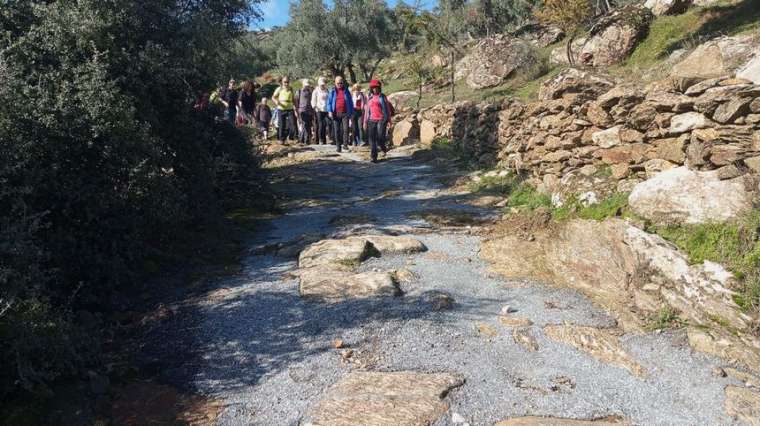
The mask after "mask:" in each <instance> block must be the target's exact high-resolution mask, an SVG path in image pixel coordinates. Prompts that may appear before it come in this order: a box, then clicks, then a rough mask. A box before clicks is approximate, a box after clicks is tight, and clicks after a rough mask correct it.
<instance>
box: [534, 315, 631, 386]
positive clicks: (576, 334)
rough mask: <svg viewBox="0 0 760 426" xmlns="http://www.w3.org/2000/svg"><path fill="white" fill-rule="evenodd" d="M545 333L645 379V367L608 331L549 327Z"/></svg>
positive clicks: (572, 327) (567, 326) (588, 328)
mask: <svg viewBox="0 0 760 426" xmlns="http://www.w3.org/2000/svg"><path fill="white" fill-rule="evenodd" d="M544 333H545V334H546V335H547V336H548V337H549V338H550V339H552V340H556V341H558V342H562V343H566V344H568V345H570V346H574V347H575V348H576V349H578V350H581V351H583V352H586V353H588V354H589V355H591V356H593V357H594V358H596V359H598V360H599V361H601V362H604V363H607V364H612V365H615V366H618V367H622V368H625V369H626V370H628V371H630V372H631V373H632V374H634V375H636V376H639V377H643V376H644V375H646V371H645V370H644V367H642V366H641V365H639V363H638V362H636V361H635V360H634V359H633V357H632V356H631V355H630V354H628V352H626V351H625V350H624V349H623V347H622V345H621V344H620V340H619V339H618V337H617V336H615V335H614V334H612V333H610V331H608V330H604V329H601V328H594V327H585V326H578V325H548V326H546V327H545V328H544Z"/></svg>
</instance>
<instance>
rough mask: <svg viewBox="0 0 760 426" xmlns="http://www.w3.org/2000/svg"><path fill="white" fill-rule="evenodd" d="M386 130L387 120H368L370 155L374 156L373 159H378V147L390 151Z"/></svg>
mask: <svg viewBox="0 0 760 426" xmlns="http://www.w3.org/2000/svg"><path fill="white" fill-rule="evenodd" d="M385 130H386V124H385V121H372V120H369V121H368V122H367V133H368V134H369V144H370V150H371V152H370V156H371V157H372V161H377V148H378V147H379V148H380V149H382V150H383V152H388V148H387V147H386V146H385V133H386V132H385Z"/></svg>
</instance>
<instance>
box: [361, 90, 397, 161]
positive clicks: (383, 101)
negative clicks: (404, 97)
mask: <svg viewBox="0 0 760 426" xmlns="http://www.w3.org/2000/svg"><path fill="white" fill-rule="evenodd" d="M382 90H383V89H382V84H380V81H378V80H372V81H370V82H369V97H368V98H367V105H366V107H365V108H364V118H363V120H364V130H365V132H366V134H367V135H368V136H369V143H370V146H371V148H370V149H371V157H372V162H373V163H377V148H378V147H379V148H380V149H382V150H383V154H385V153H387V152H388V148H387V147H386V145H385V135H386V130H387V128H388V125H389V124H390V121H391V115H392V112H391V111H392V107H391V105H390V102H389V101H388V98H387V97H386V96H385V94H383V92H382Z"/></svg>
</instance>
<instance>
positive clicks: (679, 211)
mask: <svg viewBox="0 0 760 426" xmlns="http://www.w3.org/2000/svg"><path fill="white" fill-rule="evenodd" d="M628 204H629V205H630V206H631V209H632V210H633V211H634V212H635V213H636V214H638V215H640V216H642V217H644V218H646V219H649V220H651V221H653V222H655V223H658V224H665V225H667V224H672V223H687V224H697V223H707V222H725V221H727V220H731V219H734V218H736V217H738V216H740V215H742V214H743V213H746V212H748V211H749V210H750V209H751V208H752V194H751V193H749V192H748V191H747V190H746V188H745V186H744V183H743V182H742V181H739V180H720V177H719V176H718V174H717V172H715V171H710V172H698V171H693V170H689V169H688V168H686V167H677V168H673V169H670V170H666V171H664V172H662V173H658V174H657V175H655V176H654V177H653V178H651V179H649V180H646V181H644V182H642V183H640V184H638V185H636V186H635V187H634V188H633V192H631V195H630V197H629V198H628Z"/></svg>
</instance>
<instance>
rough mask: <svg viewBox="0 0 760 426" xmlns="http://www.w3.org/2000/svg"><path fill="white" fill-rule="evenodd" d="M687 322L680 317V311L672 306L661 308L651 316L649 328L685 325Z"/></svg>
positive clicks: (651, 329) (658, 328)
mask: <svg viewBox="0 0 760 426" xmlns="http://www.w3.org/2000/svg"><path fill="white" fill-rule="evenodd" d="M684 325H685V322H684V321H683V320H681V319H680V318H679V317H678V312H677V311H675V310H674V309H673V308H671V307H670V306H667V307H664V308H662V309H660V310H659V311H658V312H656V313H655V314H653V315H651V316H650V317H649V324H648V325H647V329H648V330H650V331H655V330H666V329H670V328H679V327H683V326H684Z"/></svg>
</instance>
